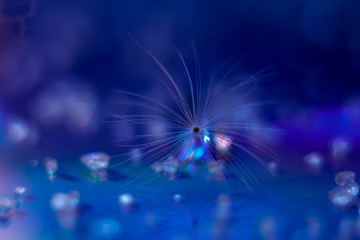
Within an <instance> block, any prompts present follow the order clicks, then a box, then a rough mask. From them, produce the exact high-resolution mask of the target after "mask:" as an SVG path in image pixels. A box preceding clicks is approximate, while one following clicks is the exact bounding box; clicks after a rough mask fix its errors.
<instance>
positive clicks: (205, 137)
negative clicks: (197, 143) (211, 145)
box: [204, 135, 210, 143]
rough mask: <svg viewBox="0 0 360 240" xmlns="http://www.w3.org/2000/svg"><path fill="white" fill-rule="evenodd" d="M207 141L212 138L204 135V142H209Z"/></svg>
mask: <svg viewBox="0 0 360 240" xmlns="http://www.w3.org/2000/svg"><path fill="white" fill-rule="evenodd" d="M207 142H210V138H209V136H206V135H205V136H204V143H207Z"/></svg>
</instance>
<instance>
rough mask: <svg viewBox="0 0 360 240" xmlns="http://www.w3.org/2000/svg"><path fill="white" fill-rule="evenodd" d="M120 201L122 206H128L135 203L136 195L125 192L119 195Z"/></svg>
mask: <svg viewBox="0 0 360 240" xmlns="http://www.w3.org/2000/svg"><path fill="white" fill-rule="evenodd" d="M119 203H120V205H121V206H123V207H126V206H130V205H133V204H134V197H133V195H131V194H130V193H124V194H122V195H120V196H119Z"/></svg>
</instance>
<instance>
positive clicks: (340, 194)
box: [329, 187, 356, 209]
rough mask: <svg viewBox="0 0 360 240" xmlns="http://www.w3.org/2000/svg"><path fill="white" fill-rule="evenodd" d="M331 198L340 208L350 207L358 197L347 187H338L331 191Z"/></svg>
mask: <svg viewBox="0 0 360 240" xmlns="http://www.w3.org/2000/svg"><path fill="white" fill-rule="evenodd" d="M329 199H330V200H331V202H332V203H333V204H334V205H335V206H336V207H337V208H339V209H344V208H347V207H349V206H350V205H351V204H352V203H353V202H354V201H355V199H356V197H355V196H353V195H352V194H350V193H349V192H348V191H347V190H346V189H345V188H343V187H337V188H335V189H333V190H331V191H330V192H329Z"/></svg>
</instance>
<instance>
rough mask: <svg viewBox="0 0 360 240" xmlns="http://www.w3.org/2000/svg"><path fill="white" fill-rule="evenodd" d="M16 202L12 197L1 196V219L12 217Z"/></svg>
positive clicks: (6, 219)
mask: <svg viewBox="0 0 360 240" xmlns="http://www.w3.org/2000/svg"><path fill="white" fill-rule="evenodd" d="M13 208H14V202H13V201H12V200H11V199H10V198H0V221H8V220H10V218H11V217H12V212H13Z"/></svg>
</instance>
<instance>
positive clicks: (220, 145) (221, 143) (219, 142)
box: [214, 135, 231, 151]
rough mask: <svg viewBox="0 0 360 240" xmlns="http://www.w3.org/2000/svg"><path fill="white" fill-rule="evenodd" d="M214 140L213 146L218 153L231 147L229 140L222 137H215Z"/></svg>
mask: <svg viewBox="0 0 360 240" xmlns="http://www.w3.org/2000/svg"><path fill="white" fill-rule="evenodd" d="M214 140H215V146H216V148H217V149H218V150H219V151H226V150H228V149H229V147H230V145H231V139H230V138H228V137H226V136H223V135H218V136H216V137H215V138H214Z"/></svg>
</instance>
